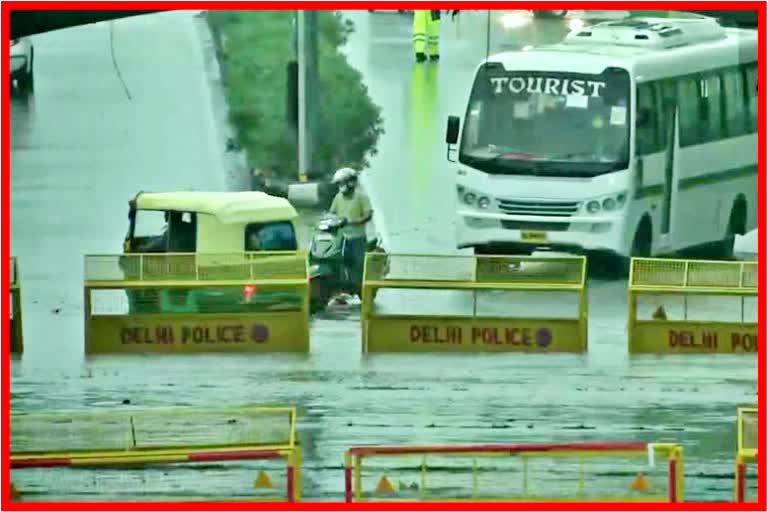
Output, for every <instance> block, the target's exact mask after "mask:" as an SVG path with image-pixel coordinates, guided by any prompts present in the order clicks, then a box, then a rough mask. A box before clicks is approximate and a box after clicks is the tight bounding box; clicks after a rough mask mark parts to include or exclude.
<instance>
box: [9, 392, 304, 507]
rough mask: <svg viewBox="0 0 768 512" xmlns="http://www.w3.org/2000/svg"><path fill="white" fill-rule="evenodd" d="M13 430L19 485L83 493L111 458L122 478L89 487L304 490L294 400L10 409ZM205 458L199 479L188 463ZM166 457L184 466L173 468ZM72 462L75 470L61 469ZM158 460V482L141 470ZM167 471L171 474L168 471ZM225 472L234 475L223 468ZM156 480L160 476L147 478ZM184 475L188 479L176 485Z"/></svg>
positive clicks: (212, 494)
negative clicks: (290, 403)
mask: <svg viewBox="0 0 768 512" xmlns="http://www.w3.org/2000/svg"><path fill="white" fill-rule="evenodd" d="M10 433H11V455H10V466H11V470H12V481H13V483H14V487H15V489H16V490H17V492H19V493H21V494H22V495H23V494H24V490H25V489H27V488H34V489H36V492H37V493H41V494H43V493H44V494H46V495H69V494H70V493H71V494H72V495H77V494H81V493H83V492H84V490H87V489H88V487H89V485H91V486H93V484H92V483H90V481H91V479H93V480H94V481H95V480H97V479H98V478H99V474H102V473H100V471H101V472H103V469H104V468H114V469H116V470H117V469H119V470H121V471H120V474H121V475H122V476H123V478H122V479H120V478H117V477H111V478H108V479H105V480H107V481H108V482H107V484H108V483H111V484H113V485H116V486H117V487H118V488H112V489H110V488H108V487H109V485H107V484H105V487H104V488H94V489H93V492H94V493H95V494H98V495H105V494H111V493H114V494H117V495H120V494H126V493H128V494H140V495H143V496H147V497H148V498H149V499H151V495H152V494H153V492H157V493H158V494H160V495H161V499H162V497H164V496H166V495H168V494H170V493H172V492H173V489H177V490H179V491H180V492H181V493H182V495H181V496H182V497H184V499H187V498H189V497H191V496H193V495H194V496H197V497H198V499H213V500H220V499H222V498H224V499H227V500H228V499H243V500H254V501H263V500H268V501H282V500H288V501H298V500H299V499H300V498H301V453H300V449H299V444H298V441H297V439H296V410H295V408H292V407H240V408H229V409H190V408H172V409H155V410H152V409H150V410H134V411H122V410H121V411H114V410H104V411H88V412H82V411H61V412H56V413H41V414H11V424H10ZM244 461H257V462H254V463H251V464H245V463H244ZM202 464H207V465H210V464H216V468H214V469H210V471H209V473H207V474H208V475H209V476H208V478H205V479H202V480H201V479H200V478H199V476H200V473H199V471H195V470H194V468H195V466H196V465H202ZM232 464H236V465H234V466H233V465H232ZM167 465H177V466H176V467H177V468H178V467H179V466H178V465H181V467H182V468H181V469H180V470H176V471H175V472H174V470H173V469H168V467H167ZM72 467H77V468H78V469H79V470H81V471H78V472H76V473H72V472H71V471H68V469H69V468H72ZM137 467H138V469H136V468H137ZM156 467H160V468H161V469H162V471H159V470H158V471H156V473H157V474H156V475H154V476H155V477H156V478H158V482H155V481H152V482H150V483H148V480H152V479H151V478H147V477H146V476H142V472H145V473H153V469H152V468H156ZM35 469H36V471H25V470H35ZM185 469H186V471H185ZM87 470H90V471H91V472H90V473H89V472H88V471H87ZM172 472H173V474H174V475H178V476H179V479H178V480H172V476H169V473H172ZM230 473H231V474H232V475H233V476H232V477H225V474H230ZM153 474H154V473H153ZM193 475H194V477H193ZM185 479H187V480H185ZM159 480H163V482H162V483H163V485H160V486H159V487H158V486H154V484H155V483H160V482H159ZM185 481H186V482H187V485H189V487H188V488H183V489H180V488H179V487H180V486H182V484H183V483H184V482H185ZM206 481H207V482H206ZM207 484H208V485H207ZM73 486H75V487H78V489H73V488H71V487H73ZM153 486H154V487H155V488H153ZM155 489H157V490H155Z"/></svg>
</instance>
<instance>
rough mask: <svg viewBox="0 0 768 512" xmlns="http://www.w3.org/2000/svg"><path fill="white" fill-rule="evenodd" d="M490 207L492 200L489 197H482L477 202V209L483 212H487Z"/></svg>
mask: <svg viewBox="0 0 768 512" xmlns="http://www.w3.org/2000/svg"><path fill="white" fill-rule="evenodd" d="M489 206H491V200H490V199H488V198H487V197H481V198H480V199H478V200H477V207H478V208H480V209H481V210H486V209H488V207H489Z"/></svg>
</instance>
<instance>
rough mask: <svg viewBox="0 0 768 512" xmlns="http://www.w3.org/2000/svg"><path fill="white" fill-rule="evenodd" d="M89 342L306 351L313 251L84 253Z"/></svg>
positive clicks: (117, 347)
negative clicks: (309, 265) (310, 268)
mask: <svg viewBox="0 0 768 512" xmlns="http://www.w3.org/2000/svg"><path fill="white" fill-rule="evenodd" d="M84 288H85V346H86V352H87V353H89V354H95V353H105V352H149V351H153V352H223V351H229V352H307V351H308V350H309V273H308V263H307V257H306V254H304V253H301V252H282V253H265V252H255V253H235V254H126V255H89V256H86V257H85V285H84Z"/></svg>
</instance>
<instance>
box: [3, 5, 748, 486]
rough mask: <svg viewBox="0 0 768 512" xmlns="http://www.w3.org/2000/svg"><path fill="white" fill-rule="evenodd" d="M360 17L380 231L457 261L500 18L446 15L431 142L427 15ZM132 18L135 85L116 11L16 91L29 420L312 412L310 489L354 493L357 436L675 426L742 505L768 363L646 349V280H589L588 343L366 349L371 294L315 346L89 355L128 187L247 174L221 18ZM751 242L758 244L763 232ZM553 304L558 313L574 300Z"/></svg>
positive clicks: (635, 433) (533, 435)
mask: <svg viewBox="0 0 768 512" xmlns="http://www.w3.org/2000/svg"><path fill="white" fill-rule="evenodd" d="M349 16H350V17H351V18H352V19H353V21H354V22H355V26H356V29H357V30H356V32H355V34H354V35H353V37H352V38H351V40H350V43H349V45H348V48H347V51H348V54H349V58H350V61H351V62H352V63H353V65H355V66H356V67H357V68H358V69H360V71H361V72H362V73H363V76H364V77H365V81H366V84H367V85H368V87H369V89H370V92H371V95H372V97H373V98H374V101H376V102H377V103H378V104H379V105H380V106H381V107H382V109H383V115H384V118H385V123H386V124H385V128H386V134H385V135H384V137H383V139H382V141H381V143H380V147H379V155H377V156H376V158H375V159H373V161H372V166H371V169H370V170H369V171H367V172H366V175H365V177H364V184H365V187H366V189H367V190H368V192H369V194H370V195H371V197H372V200H373V204H374V208H375V210H376V224H377V226H378V229H379V231H380V232H381V234H382V235H383V236H384V238H385V239H386V242H387V244H388V245H389V248H390V250H391V251H393V252H412V253H435V252H437V253H456V251H455V250H454V249H453V247H454V246H453V242H452V239H451V237H452V236H453V235H452V232H453V230H452V227H451V225H450V222H451V220H450V219H451V218H452V216H451V211H450V209H451V204H452V200H451V201H447V200H445V198H452V197H453V185H452V184H451V179H449V178H448V176H451V170H450V169H449V167H448V164H447V162H445V159H444V148H443V146H442V139H443V133H444V131H443V126H444V125H443V123H444V120H445V117H446V116H447V115H448V114H450V113H455V114H461V113H462V111H463V107H462V102H464V101H466V90H467V86H468V83H469V82H470V80H471V73H472V69H473V67H474V66H475V65H476V64H477V62H479V60H480V59H481V58H482V57H483V56H484V54H485V50H486V41H485V40H483V41H479V40H478V38H476V37H474V38H473V36H472V34H477V33H482V32H481V30H483V29H484V27H485V23H486V21H485V18H484V17H483V15H480V14H475V15H472V14H468V15H467V16H466V17H465V18H464V19H463V20H462V21H461V23H460V24H459V25H452V24H450V23H449V22H448V23H444V26H443V29H442V30H443V50H442V55H443V58H442V60H441V62H440V63H439V64H438V65H437V66H435V68H436V75H435V79H434V81H433V82H429V83H431V84H432V85H429V86H428V87H433V89H431V90H427V91H426V93H427V94H428V95H429V96H430V97H432V98H433V99H434V102H433V109H432V110H431V113H429V114H428V115H427V116H426V118H424V119H422V120H421V121H422V124H420V126H422V127H423V126H427V127H428V129H427V130H426V133H428V134H431V135H430V136H429V137H427V138H426V139H418V138H415V137H413V136H412V133H413V132H412V131H411V130H412V125H411V124H410V123H411V122H412V114H414V112H415V111H416V109H417V107H416V104H415V103H414V102H415V101H416V99H414V98H415V96H414V94H415V93H414V88H415V87H416V88H418V87H425V85H424V83H425V82H423V81H420V80H421V79H419V78H418V77H417V76H416V75H417V74H418V73H419V71H418V70H417V68H415V67H414V66H413V64H412V56H411V48H410V18H408V17H407V16H403V15H398V14H395V13H368V12H365V11H360V12H354V13H350V14H349ZM112 30H113V31H114V34H113V35H114V44H115V55H116V60H117V63H118V65H119V68H120V75H121V76H122V78H123V80H124V82H125V87H126V88H127V89H128V90H129V91H130V97H129V96H128V95H126V92H125V89H124V88H123V85H122V84H121V82H120V80H119V77H118V75H117V73H116V70H115V69H114V66H113V62H112V60H111V57H110V49H109V40H110V24H108V23H102V24H97V25H93V26H89V27H83V28H79V29H74V30H67V31H59V32H54V33H50V34H46V35H41V36H38V37H35V38H34V44H35V55H36V60H35V64H36V75H37V76H36V80H35V81H36V84H35V85H36V91H35V94H34V96H33V97H31V98H30V99H29V100H26V101H23V100H19V99H16V100H14V101H13V102H12V105H11V252H12V254H13V255H14V256H17V257H18V258H19V262H20V266H21V282H22V285H23V311H24V319H25V326H24V327H25V353H24V355H23V357H21V358H20V359H15V360H13V361H12V362H11V406H12V410H13V411H14V412H20V411H26V412H32V411H50V410H59V409H99V408H103V409H110V410H111V409H116V408H117V409H131V408H145V407H162V406H194V407H199V408H205V407H218V406H223V405H231V406H238V405H245V404H282V405H294V406H296V407H298V409H299V412H300V416H299V422H298V423H299V436H300V439H301V442H302V449H303V459H304V464H303V471H304V478H303V483H304V497H305V498H308V499H341V498H342V497H343V488H344V486H343V472H342V470H341V467H342V463H343V453H344V450H345V449H346V448H347V447H349V446H351V445H355V444H371V443H409V444H410V443H422V444H428V443H446V442H452V443H453V442H465V443H466V442H549V441H572V440H595V441H597V440H599V441H603V440H631V441H662V440H676V441H678V442H680V443H682V444H683V446H684V449H685V475H686V498H687V499H690V500H730V499H731V496H732V474H733V454H734V448H735V417H736V406H737V405H739V404H745V403H746V404H749V403H754V401H755V399H756V361H755V358H754V357H752V356H737V355H719V356H716V357H715V356H666V357H660V356H647V357H629V355H628V354H627V348H626V347H627V340H626V330H625V324H626V311H627V304H626V282H625V281H610V280H604V279H591V280H590V281H589V283H588V285H589V311H590V316H589V353H588V354H584V355H568V354H559V355H540V354H539V355H536V354H472V355H466V354H465V355H448V354H442V355H439V354H423V355H376V356H367V357H364V356H362V354H361V343H360V323H359V320H358V314H357V313H358V311H357V310H356V308H355V307H354V306H351V307H347V308H335V309H332V310H331V311H329V312H328V313H327V314H325V315H322V316H321V317H318V318H315V319H314V320H312V326H311V332H312V342H311V343H312V348H311V352H310V354H308V355H301V356H291V355H213V354H212V355H207V354H206V355H195V356H161V355H138V356H132V357H98V358H90V359H87V360H86V359H85V358H84V356H83V321H82V316H83V305H82V279H83V275H82V268H83V255H84V254H98V253H117V252H119V251H120V250H121V241H122V236H123V234H124V230H125V227H126V211H127V200H128V199H129V198H130V197H132V196H133V195H134V194H135V193H136V192H137V191H138V190H185V189H197V190H203V189H210V190H224V189H232V190H235V189H240V188H242V187H243V184H244V183H245V176H244V174H243V172H242V168H241V167H239V166H238V162H237V159H236V158H234V157H232V156H230V155H228V154H227V153H226V152H225V149H224V141H225V139H226V136H227V129H226V128H225V127H224V125H223V120H224V119H225V118H226V112H225V108H224V105H223V101H222V98H221V94H220V89H219V83H218V74H217V70H216V67H215V63H214V62H213V59H212V57H211V55H212V53H211V51H212V50H211V47H210V42H209V40H208V36H207V34H206V32H205V30H204V29H203V28H202V22H201V20H200V19H199V18H196V17H195V16H194V13H189V12H174V13H165V14H158V15H152V16H148V17H140V18H134V19H128V20H124V21H120V22H115V23H114V26H113V27H112ZM561 35H562V26H561V25H559V24H558V23H557V22H554V21H540V22H536V23H535V24H533V25H531V26H530V27H528V28H525V29H519V30H518V31H512V32H510V33H508V34H506V35H505V36H504V37H502V35H501V32H499V31H496V32H494V37H493V38H491V39H492V41H488V46H492V47H494V48H500V47H505V46H507V47H519V46H522V45H524V44H527V43H529V42H532V41H544V40H556V39H557V38H558V37H561ZM492 49H493V48H492ZM424 92H425V91H424V90H422V91H421V92H420V94H421V95H420V96H419V97H421V98H423V97H424ZM419 112H420V113H419V115H423V110H419ZM423 123H427V124H426V125H425V124H423ZM430 123H431V124H430ZM417 139H418V140H417ZM311 222H312V216H308V217H307V225H308V226H309V225H310V224H311ZM740 243H741V244H742V245H745V246H746V247H747V250H750V249H749V245H750V244H752V249H751V250H752V251H754V246H755V244H754V235H752V237H751V238H748V239H746V240H740ZM462 300H463V299H461V298H460V297H459V296H457V295H456V294H452V293H451V292H444V293H443V294H442V295H440V296H436V297H430V298H429V300H428V301H425V300H421V299H419V298H418V297H413V296H408V295H405V294H403V295H400V296H399V298H398V299H397V300H396V302H397V301H399V303H400V304H401V305H402V304H407V305H408V306H411V305H415V304H421V303H424V302H429V303H430V304H431V306H432V307H433V308H437V309H438V310H441V311H444V310H445V309H446V308H448V307H449V306H450V305H451V304H458V306H461V302H462ZM499 300H501V301H503V300H504V299H503V298H502V299H498V298H494V299H492V300H491V302H496V307H498V306H499V303H498V302H497V301H499ZM551 301H552V302H551V303H550V308H551V309H552V310H553V311H558V310H560V309H562V310H563V311H565V309H564V308H565V307H566V305H565V304H561V302H558V301H557V300H556V299H551ZM504 304H505V303H503V302H501V305H502V306H503V305H504ZM561 305H562V306H563V308H560V306H561ZM649 307H650V306H649ZM670 308H671V306H670ZM751 308H754V306H751ZM708 310H710V311H711V309H709V306H708ZM748 311H754V309H749V308H748ZM563 314H566V313H563ZM190 428H193V427H190ZM179 435H181V434H179ZM256 467H258V465H257V464H255V463H242V464H237V465H235V467H228V466H227V465H215V464H207V465H206V466H204V467H202V468H201V467H189V466H179V467H174V468H170V467H161V468H152V469H147V470H130V471H129V470H99V471H92V470H80V471H69V470H40V471H28V470H25V471H14V475H13V479H14V481H16V482H19V487H20V488H21V489H22V491H25V492H26V496H27V499H43V500H48V499H84V500H110V499H140V500H144V499H147V500H149V499H151V500H156V499H163V498H167V497H174V498H178V497H185V498H191V497H202V498H212V497H215V496H217V495H218V496H221V494H219V493H222V494H223V493H226V494H228V496H229V497H231V496H236V495H238V493H240V492H242V493H244V494H247V493H249V492H250V491H251V484H252V482H253V478H254V477H255V475H254V472H255V470H254V469H253V468H256ZM632 467H633V468H634V466H632ZM628 471H631V470H629V469H628ZM272 474H273V478H276V477H274V474H275V473H274V472H273V473H272ZM276 485H277V483H276ZM243 486H244V487H243Z"/></svg>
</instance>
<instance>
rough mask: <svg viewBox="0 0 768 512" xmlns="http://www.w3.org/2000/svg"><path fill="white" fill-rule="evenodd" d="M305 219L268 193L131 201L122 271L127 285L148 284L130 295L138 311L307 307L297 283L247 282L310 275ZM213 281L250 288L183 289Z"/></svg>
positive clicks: (152, 196)
mask: <svg viewBox="0 0 768 512" xmlns="http://www.w3.org/2000/svg"><path fill="white" fill-rule="evenodd" d="M297 218H298V213H297V212H296V210H295V209H294V207H293V206H292V205H291V204H290V203H289V202H288V201H287V200H286V199H283V198H280V197H274V196H270V195H268V194H265V193H263V192H163V193H149V192H140V193H139V194H137V195H136V197H135V198H133V199H132V200H130V201H129V211H128V220H129V224H128V232H127V234H126V236H125V241H124V243H123V253H124V255H125V256H123V257H122V258H121V261H120V267H121V269H122V271H123V273H124V276H125V278H126V280H132V279H133V280H137V281H143V282H144V283H147V284H146V285H144V284H142V286H140V287H135V288H130V289H128V290H126V293H127V295H128V302H129V309H130V313H131V314H161V313H246V312H266V311H294V310H298V309H300V308H301V307H302V306H303V300H304V299H303V297H302V294H301V293H300V290H298V289H297V288H296V287H295V286H290V285H286V286H283V287H281V286H280V285H279V284H274V285H273V284H270V285H269V286H268V287H260V289H258V290H257V289H256V287H255V286H254V285H253V284H249V283H247V281H248V280H251V281H252V280H258V279H259V277H261V278H262V279H263V278H265V277H266V278H267V279H281V278H282V277H285V279H294V280H295V279H296V278H297V276H300V278H301V279H303V278H305V277H306V276H307V269H306V266H307V261H306V256H305V255H302V254H301V253H299V252H298V244H297V240H296V219H297ZM138 254H140V255H141V257H136V256H133V255H138ZM155 255H157V256H155ZM169 255H172V256H173V257H172V258H169V257H167V256H169ZM302 266H303V268H302ZM254 269H255V270H254ZM260 272H263V274H262V275H260V276H259V275H254V274H258V273H260ZM210 280H239V281H246V283H245V284H244V285H243V286H242V287H232V286H224V287H215V286H194V287H184V286H183V283H184V282H189V281H198V282H201V284H202V283H203V282H204V281H210ZM151 281H157V282H158V287H157V288H153V287H152V286H151ZM261 288H263V289H261Z"/></svg>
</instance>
